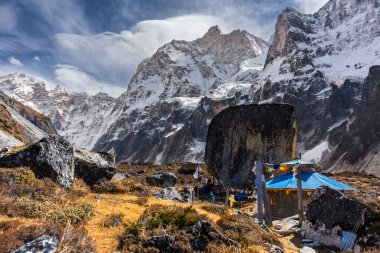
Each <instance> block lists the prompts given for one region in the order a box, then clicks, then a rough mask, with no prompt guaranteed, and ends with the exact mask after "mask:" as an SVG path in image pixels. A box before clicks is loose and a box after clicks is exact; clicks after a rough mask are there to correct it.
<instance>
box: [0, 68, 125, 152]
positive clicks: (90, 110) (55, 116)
mask: <svg viewBox="0 0 380 253" xmlns="http://www.w3.org/2000/svg"><path fill="white" fill-rule="evenodd" d="M0 90H1V91H3V92H4V93H6V94H7V95H9V96H11V97H13V98H15V99H16V100H17V101H19V102H21V103H23V104H25V105H27V106H29V107H31V108H33V109H34V110H36V111H38V112H41V113H43V114H44V115H46V116H48V117H49V118H50V119H51V121H52V122H53V125H54V127H55V129H56V130H57V131H58V132H59V134H60V135H62V136H63V137H65V138H66V139H67V140H68V141H69V142H71V143H72V144H73V145H74V146H76V147H78V148H87V149H92V148H93V146H94V144H95V143H96V141H97V140H98V138H99V137H100V136H101V134H102V133H103V132H104V131H105V129H106V128H107V126H108V124H109V123H112V118H114V119H116V118H117V117H118V113H117V112H116V111H113V107H114V105H115V99H114V98H112V97H110V96H108V95H107V94H104V93H99V94H97V95H95V96H88V95H87V94H85V93H75V92H72V91H69V90H67V89H65V88H62V87H60V86H58V85H53V84H50V83H48V82H46V81H44V80H42V79H39V78H36V77H33V76H30V75H26V74H23V73H14V74H9V75H7V76H4V77H1V78H0Z"/></svg>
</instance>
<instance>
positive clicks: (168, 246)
mask: <svg viewBox="0 0 380 253" xmlns="http://www.w3.org/2000/svg"><path fill="white" fill-rule="evenodd" d="M145 243H146V245H147V246H148V247H155V248H157V249H159V250H160V251H161V252H172V250H173V246H174V244H175V237H174V236H170V235H163V236H153V237H151V238H149V239H148V240H146V242H145Z"/></svg>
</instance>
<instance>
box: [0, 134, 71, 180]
mask: <svg viewBox="0 0 380 253" xmlns="http://www.w3.org/2000/svg"><path fill="white" fill-rule="evenodd" d="M0 166H2V167H8V168H15V167H20V166H25V167H30V168H31V169H32V170H33V172H34V173H35V174H36V176H37V177H50V178H52V179H53V180H55V181H56V182H58V183H59V184H61V185H63V186H65V187H71V185H72V182H73V179H74V149H73V147H72V146H71V144H70V143H69V142H67V141H66V140H65V139H63V138H62V137H60V136H58V135H50V136H48V137H45V138H43V139H42V140H40V141H39V142H37V143H35V144H32V145H30V146H28V147H26V148H25V149H23V150H20V151H17V152H15V153H11V154H5V155H4V156H3V157H1V158H0Z"/></svg>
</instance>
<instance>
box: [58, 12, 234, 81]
mask: <svg viewBox="0 0 380 253" xmlns="http://www.w3.org/2000/svg"><path fill="white" fill-rule="evenodd" d="M215 24H221V25H222V27H223V26H228V25H227V24H225V23H224V22H223V21H222V20H221V19H219V18H217V17H213V16H206V15H186V16H181V17H174V18H168V19H165V20H146V21H143V22H140V23H138V24H137V25H136V26H134V27H133V28H132V29H131V30H125V31H122V32H121V33H110V32H107V33H101V34H96V35H89V36H86V35H76V34H62V33H61V34H57V35H56V36H55V39H56V46H57V52H58V55H59V57H60V58H59V61H60V62H65V63H68V64H71V65H74V66H79V67H81V68H83V69H86V71H88V72H89V73H91V74H93V75H96V76H98V78H100V79H101V80H106V81H107V82H112V83H116V84H118V85H123V86H124V87H126V86H127V82H128V80H129V78H130V76H131V75H132V74H133V72H134V71H135V70H136V68H137V65H138V63H140V62H141V61H142V60H143V59H144V58H146V57H149V56H151V55H152V54H153V53H154V52H155V51H156V50H157V48H158V47H160V46H162V45H163V44H164V43H167V42H170V41H171V40H172V39H180V40H194V39H196V38H199V37H201V36H202V35H203V34H204V33H206V32H207V30H208V29H209V28H210V26H212V25H215Z"/></svg>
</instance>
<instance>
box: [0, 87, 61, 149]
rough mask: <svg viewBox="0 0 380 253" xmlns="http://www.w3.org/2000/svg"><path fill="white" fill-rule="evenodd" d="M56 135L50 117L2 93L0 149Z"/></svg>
mask: <svg viewBox="0 0 380 253" xmlns="http://www.w3.org/2000/svg"><path fill="white" fill-rule="evenodd" d="M56 133H57V132H56V131H55V129H54V127H53V125H52V123H51V121H50V119H49V118H48V117H46V116H45V115H42V114H41V113H39V112H37V111H34V110H33V109H31V108H29V107H27V106H24V105H23V104H21V103H20V102H17V101H16V100H14V99H12V98H10V97H8V96H7V95H5V94H4V93H3V92H1V91H0V149H3V148H11V147H14V146H22V145H24V144H30V143H33V142H36V141H38V140H40V139H41V138H43V137H45V136H46V135H47V134H56Z"/></svg>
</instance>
